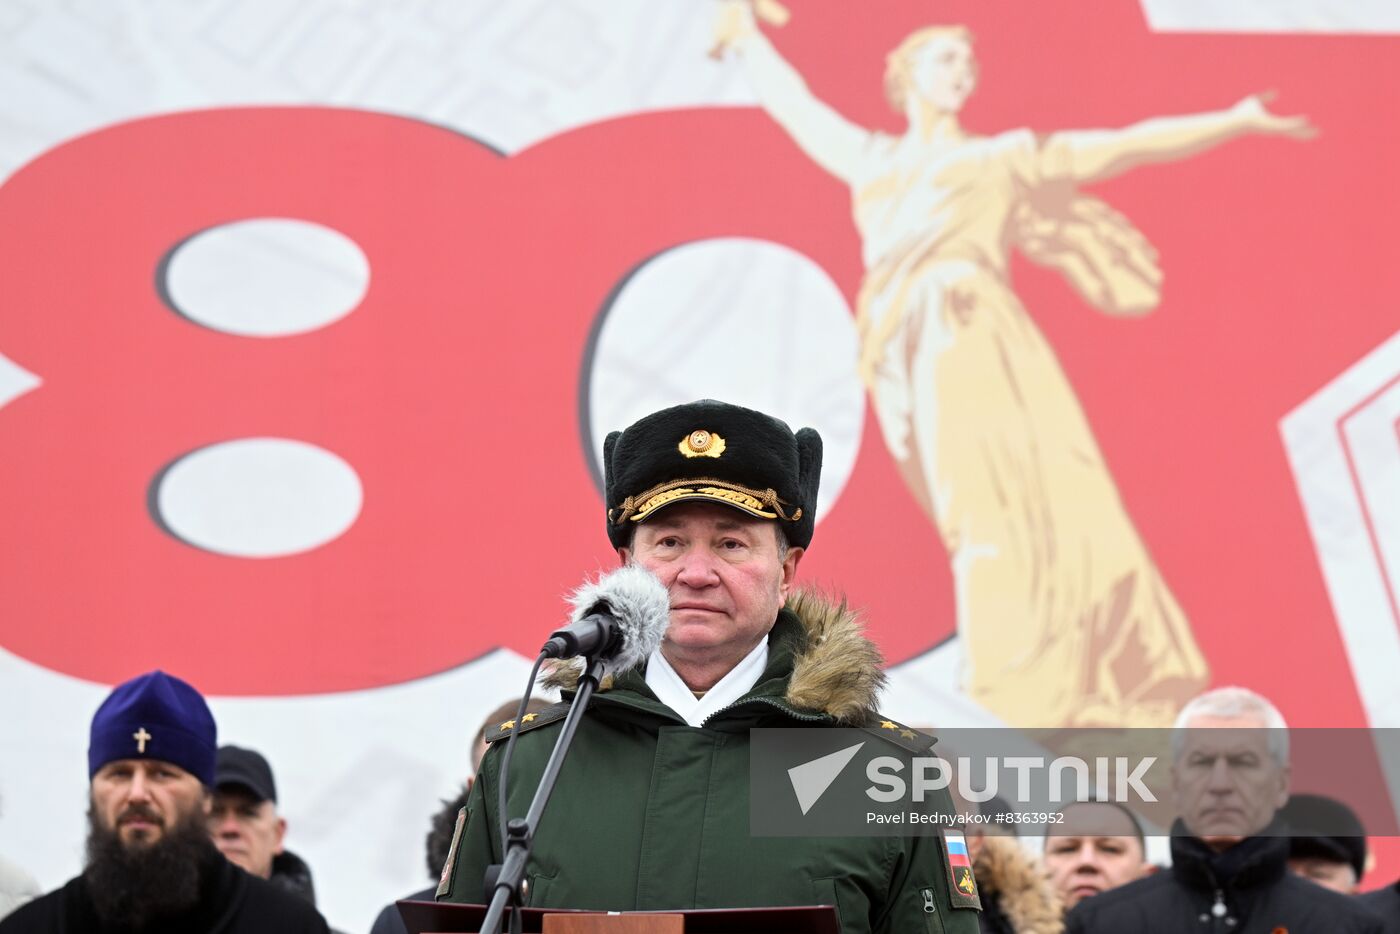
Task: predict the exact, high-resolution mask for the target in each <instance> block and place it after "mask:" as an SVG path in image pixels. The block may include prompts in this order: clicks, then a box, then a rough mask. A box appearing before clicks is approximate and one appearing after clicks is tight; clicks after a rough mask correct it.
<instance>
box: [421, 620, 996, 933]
mask: <svg viewBox="0 0 1400 934" xmlns="http://www.w3.org/2000/svg"><path fill="white" fill-rule="evenodd" d="M882 683H883V673H882V670H881V665H880V657H879V652H878V650H876V649H875V647H874V646H873V645H872V644H870V643H869V642H868V641H867V640H866V639H865V638H864V637H863V636H862V635H861V634H860V630H859V626H858V625H857V624H856V622H855V620H854V618H853V617H852V616H851V615H850V614H848V613H846V612H845V610H844V608H843V607H835V606H832V605H829V604H827V603H825V602H824V601H821V600H819V599H817V598H813V597H811V596H810V595H802V596H800V597H798V598H797V599H795V600H794V601H792V602H791V603H790V604H789V607H788V608H784V609H783V610H782V611H781V612H780V613H779V616H778V619H777V621H776V623H775V624H774V626H773V629H772V631H771V632H770V634H769V640H768V667H767V668H766V669H765V671H764V672H763V674H762V675H761V676H760V678H759V681H758V683H757V684H755V685H754V687H753V689H752V690H751V691H750V692H749V693H748V694H746V695H745V696H744V697H743V698H741V699H739V700H738V701H736V702H735V703H733V704H731V705H730V706H729V707H726V708H725V709H724V710H721V711H719V712H717V713H716V714H714V715H713V716H711V717H710V719H709V720H708V721H707V722H706V723H705V725H704V726H703V727H692V726H689V725H688V724H686V723H685V721H684V720H683V719H682V718H680V717H679V716H678V715H677V714H676V713H675V712H674V711H672V710H671V709H670V708H668V707H666V706H665V705H664V704H662V703H661V702H660V701H658V700H657V699H656V696H655V695H654V694H653V693H652V692H651V690H650V689H649V688H648V687H647V685H646V681H645V678H644V677H643V675H642V674H641V673H640V672H638V671H631V672H626V673H624V674H622V675H620V676H619V677H618V678H617V679H616V680H615V681H614V682H612V683H610V684H609V685H608V686H607V688H606V689H604V690H600V691H599V692H598V693H597V694H596V695H594V698H593V701H592V703H591V704H590V705H589V708H588V712H587V714H586V715H585V716H584V717H583V718H582V720H581V721H580V723H579V729H578V734H577V741H576V742H575V743H574V745H573V747H572V748H571V750H570V753H569V758H568V760H567V761H566V762H565V763H564V766H563V770H562V771H561V773H560V777H559V784H558V785H557V786H556V788H555V791H554V795H553V797H552V798H551V799H550V802H549V810H548V811H547V812H546V815H545V819H544V821H543V822H542V823H541V827H540V830H539V832H538V834H537V836H536V837H535V841H534V849H533V851H532V854H531V858H530V863H529V865H528V867H527V876H528V878H529V880H530V890H529V895H528V901H529V903H530V904H531V905H534V906H546V907H564V908H588V909H607V910H617V911H635V910H659V909H688V908H729V907H734V908H739V907H755V906H765V905H773V906H777V905H812V904H828V905H835V906H836V907H837V910H838V911H839V913H840V915H841V925H842V931H843V932H844V934H861V932H864V931H871V930H875V931H880V932H898V934H905V932H914V934H943V932H955V934H964V932H966V934H973V932H976V931H977V914H978V912H977V910H976V909H975V908H973V907H953V905H954V903H955V901H954V898H953V896H952V894H951V891H950V888H951V884H950V873H949V871H948V869H947V868H946V866H945V864H944V861H943V856H942V848H941V844H940V843H939V841H938V840H937V839H936V838H935V837H878V836H860V837H840V838H830V837H827V838H815V837H756V836H753V835H751V834H750V832H749V730H750V729H751V728H754V727H792V726H806V727H820V726H828V725H831V726H834V725H847V726H854V725H863V726H867V727H869V726H870V725H871V718H872V717H874V716H875V714H874V704H873V702H874V697H875V693H876V691H877V690H878V688H879V686H880V685H881V684H882ZM551 716H553V715H552V714H549V713H547V714H546V715H543V716H541V717H540V718H537V719H538V720H539V721H543V724H544V725H541V724H540V723H539V722H533V723H531V724H530V725H529V729H519V730H517V731H516V732H517V736H518V739H517V742H516V746H515V751H514V753H513V759H512V761H511V772H510V779H511V781H510V807H511V812H512V813H515V814H524V813H525V811H526V810H527V808H528V806H529V803H530V799H531V797H532V796H533V793H534V789H535V787H536V785H537V783H538V780H539V777H540V774H541V773H542V772H543V770H544V765H545V762H546V760H547V759H548V758H549V755H550V752H551V751H552V749H553V747H554V742H555V739H556V738H557V736H558V733H559V729H560V727H561V726H562V720H559V719H554V720H552V721H551V720H550V717H551ZM876 723H878V721H876ZM875 732H876V733H879V732H881V731H880V729H879V728H878V727H876V729H875ZM885 738H886V739H890V738H891V737H889V736H888V735H887V736H886V737H885ZM500 745H503V744H500V743H493V744H492V748H491V749H490V750H489V751H488V752H487V755H486V758H485V759H484V760H483V762H482V765H481V770H480V773H479V774H478V776H477V780H476V782H475V784H474V785H473V786H472V790H471V797H470V798H469V800H468V806H467V807H466V808H465V809H464V812H465V814H466V816H465V825H464V829H463V830H462V832H461V834H460V835H459V838H458V840H457V841H456V843H455V845H454V846H453V855H452V857H451V859H450V861H449V863H448V866H447V867H446V868H445V869H444V879H443V885H442V887H441V889H440V890H439V898H440V899H443V900H447V901H454V902H480V901H482V898H483V895H482V879H483V876H484V874H485V871H486V868H487V866H488V865H490V864H492V863H496V862H499V861H500V856H501V854H500V852H499V837H498V835H497V830H496V828H497V827H498V826H499V825H498V816H497V803H496V798H497V788H498V787H499V785H498V782H499V776H500V759H501V755H500V754H501V752H502V750H501V749H500V748H499V746H500ZM922 748H923V749H927V745H925V746H923V747H922ZM950 808H951V802H950V801H949V802H947V803H946V806H945V809H950ZM969 882H970V880H969Z"/></svg>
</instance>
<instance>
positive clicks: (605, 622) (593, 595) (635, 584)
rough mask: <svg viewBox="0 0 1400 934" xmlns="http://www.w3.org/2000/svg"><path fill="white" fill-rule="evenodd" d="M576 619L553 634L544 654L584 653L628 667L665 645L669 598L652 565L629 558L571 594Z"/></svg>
mask: <svg viewBox="0 0 1400 934" xmlns="http://www.w3.org/2000/svg"><path fill="white" fill-rule="evenodd" d="M569 602H570V603H571V604H573V607H574V612H573V622H572V623H570V624H569V625H568V626H565V627H563V628H562V629H556V630H555V631H554V632H553V633H551V634H550V637H549V641H548V642H546V643H545V644H544V648H543V649H541V654H542V655H544V656H545V657H546V658H573V657H574V656H576V655H586V656H589V657H594V658H602V659H605V660H606V661H607V670H608V671H609V672H620V671H627V670H628V669H630V668H635V667H636V666H637V665H639V664H641V663H642V662H643V661H645V660H646V659H647V658H648V657H649V656H650V655H651V653H652V652H655V651H656V650H657V649H658V648H660V647H661V639H662V637H663V636H665V635H666V627H667V626H668V625H670V622H671V598H670V595H669V594H667V593H666V588H665V587H664V586H662V584H661V581H659V580H657V579H656V576H655V575H653V574H652V573H651V572H650V571H648V570H646V569H645V568H643V567H640V566H638V565H634V564H629V565H627V566H626V567H621V568H618V569H617V570H616V571H613V572H611V573H609V574H604V575H603V576H602V577H600V578H598V579H597V580H596V581H593V582H591V583H585V584H584V585H583V586H582V587H580V588H579V589H578V590H576V591H574V592H573V594H571V595H570V597H569Z"/></svg>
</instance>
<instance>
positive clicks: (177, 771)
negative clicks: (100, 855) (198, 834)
mask: <svg viewBox="0 0 1400 934" xmlns="http://www.w3.org/2000/svg"><path fill="white" fill-rule="evenodd" d="M92 810H93V814H94V815H95V817H96V818H97V820H98V821H99V822H100V823H101V825H102V826H103V827H106V828H107V829H108V830H113V831H116V834H117V838H118V839H119V840H121V842H122V844H123V845H124V846H126V847H127V848H128V849H134V848H138V847H144V846H150V845H151V844H153V843H156V842H157V841H159V840H160V839H162V838H163V837H165V836H166V835H167V834H169V833H170V832H171V831H172V830H173V829H174V828H176V827H177V826H179V825H180V824H181V823H183V822H184V821H186V820H189V819H190V817H191V815H193V814H195V813H208V810H209V796H208V795H207V794H205V792H204V785H203V783H201V782H200V780H199V779H198V778H196V777H195V776H193V775H191V774H190V773H189V772H186V771H185V770H184V769H182V768H180V767H179V766H178V765H174V764H173V763H170V762H162V761H160V760H159V759H117V760H116V761H114V762H108V763H107V764H106V765H104V766H102V768H100V769H98V770H97V772H96V774H94V775H93V776H92Z"/></svg>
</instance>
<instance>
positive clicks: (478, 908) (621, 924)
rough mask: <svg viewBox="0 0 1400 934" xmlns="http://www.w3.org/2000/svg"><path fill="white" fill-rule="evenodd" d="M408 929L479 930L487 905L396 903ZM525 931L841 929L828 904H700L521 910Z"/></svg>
mask: <svg viewBox="0 0 1400 934" xmlns="http://www.w3.org/2000/svg"><path fill="white" fill-rule="evenodd" d="M398 906H399V915H400V916H401V917H402V918H403V922H404V925H405V926H406V927H407V928H408V932H409V934H475V932H477V931H479V930H480V928H481V922H482V921H483V920H484V919H485V918H486V906H485V905H453V904H448V903H447V902H414V901H407V900H405V901H401V902H399V903H398ZM521 921H522V930H524V931H525V932H526V934H840V931H841V923H840V921H839V920H838V919H837V917H836V909H835V908H833V907H831V906H830V905H806V906H802V907H798V908H700V909H695V910H691V911H628V912H622V913H617V912H606V911H572V910H568V909H562V908H523V909H521Z"/></svg>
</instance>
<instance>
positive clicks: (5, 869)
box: [0, 856, 39, 918]
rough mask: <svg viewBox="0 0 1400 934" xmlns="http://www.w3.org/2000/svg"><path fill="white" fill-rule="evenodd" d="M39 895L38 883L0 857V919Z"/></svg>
mask: <svg viewBox="0 0 1400 934" xmlns="http://www.w3.org/2000/svg"><path fill="white" fill-rule="evenodd" d="M38 894H39V883H37V882H35V881H34V877H33V876H31V875H30V874H29V873H27V872H25V871H24V870H23V869H21V868H19V867H18V866H16V865H15V864H14V863H12V862H10V861H9V860H7V859H5V858H4V857H3V856H0V918H3V917H5V916H6V915H7V914H9V913H10V912H12V911H14V910H15V909H16V908H18V907H19V906H20V905H23V904H24V903H25V902H27V901H29V900H30V899H32V898H34V897H35V896H37V895H38Z"/></svg>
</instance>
